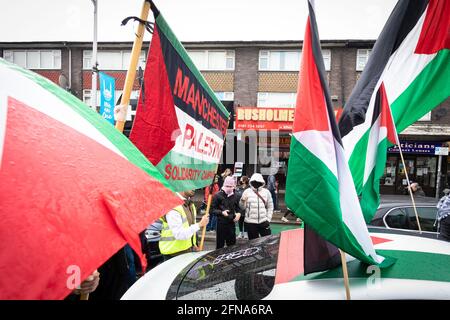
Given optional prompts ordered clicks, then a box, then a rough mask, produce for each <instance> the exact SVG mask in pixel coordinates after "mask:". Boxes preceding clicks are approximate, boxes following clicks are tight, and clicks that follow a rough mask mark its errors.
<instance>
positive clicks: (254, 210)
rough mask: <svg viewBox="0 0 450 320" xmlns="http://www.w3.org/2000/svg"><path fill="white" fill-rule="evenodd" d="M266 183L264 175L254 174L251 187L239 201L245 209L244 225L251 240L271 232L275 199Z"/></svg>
mask: <svg viewBox="0 0 450 320" xmlns="http://www.w3.org/2000/svg"><path fill="white" fill-rule="evenodd" d="M264 185H265V181H264V178H263V177H262V175H261V174H260V173H255V174H253V175H252V177H251V178H250V188H248V189H247V190H245V191H244V193H243V194H242V197H241V200H240V202H239V204H240V206H241V208H242V209H245V220H244V227H245V229H246V230H247V232H248V238H249V239H250V240H251V239H255V238H258V237H259V236H262V237H263V236H267V235H270V234H271V230H270V221H271V220H272V215H273V201H272V195H271V194H270V192H269V190H267V189H265V188H263V186H264Z"/></svg>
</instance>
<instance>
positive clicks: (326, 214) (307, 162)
mask: <svg viewBox="0 0 450 320" xmlns="http://www.w3.org/2000/svg"><path fill="white" fill-rule="evenodd" d="M288 168H289V175H288V179H287V183H286V204H287V206H288V207H289V208H290V209H291V210H293V211H294V212H295V213H296V214H297V215H298V216H299V217H300V218H301V219H303V220H304V221H305V223H307V224H308V225H309V226H310V227H311V228H313V229H314V230H315V231H316V232H317V233H319V234H320V235H322V236H323V237H324V238H325V239H326V240H328V241H330V242H331V243H333V244H334V245H336V246H337V247H339V248H342V250H344V251H345V252H347V253H348V254H350V255H352V256H354V257H358V259H362V260H364V261H365V262H367V263H374V261H373V259H372V258H370V257H368V256H367V255H366V253H365V252H364V250H363V249H362V247H361V245H360V244H359V242H358V240H357V239H356V238H355V237H354V235H353V233H352V232H351V231H350V229H349V228H348V227H347V226H346V225H345V223H344V222H343V220H342V212H341V207H340V191H339V184H338V181H337V178H336V176H335V175H334V174H333V173H332V172H331V171H330V169H329V168H328V167H327V166H326V165H325V164H324V163H323V162H322V160H321V159H318V158H317V157H316V156H315V155H314V154H312V153H311V152H310V151H309V150H308V149H307V148H306V147H305V146H304V145H303V144H301V143H300V142H299V141H297V139H296V138H292V140H291V155H290V158H289V167H288ZM291 177H294V178H291ZM299 177H301V179H300V178H299ZM364 257H365V259H364Z"/></svg>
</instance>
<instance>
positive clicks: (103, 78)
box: [98, 72, 116, 125]
mask: <svg viewBox="0 0 450 320" xmlns="http://www.w3.org/2000/svg"><path fill="white" fill-rule="evenodd" d="M98 75H99V79H100V114H101V115H102V117H103V118H105V119H106V120H108V121H109V122H110V123H111V124H112V125H114V101H115V97H114V92H115V86H116V85H115V79H114V78H113V77H111V76H108V75H107V74H105V73H103V72H99V73H98Z"/></svg>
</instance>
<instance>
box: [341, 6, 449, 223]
mask: <svg viewBox="0 0 450 320" xmlns="http://www.w3.org/2000/svg"><path fill="white" fill-rule="evenodd" d="M449 49H450V1H448V0H430V1H425V0H417V1H416V0H414V1H407V0H400V1H399V2H398V4H397V5H396V7H395V8H394V10H393V12H392V14H391V16H390V17H389V20H388V21H387V23H386V25H385V27H384V29H383V31H382V32H381V34H380V37H379V38H378V40H377V41H376V43H375V46H374V48H373V50H372V53H371V56H370V58H369V61H368V63H367V65H366V67H365V69H364V71H363V73H362V74H361V78H360V79H359V81H358V83H357V84H356V87H355V88H354V90H353V92H352V94H351V96H350V98H349V100H348V102H347V103H346V105H345V108H344V111H343V114H342V116H341V119H340V122H339V129H340V132H341V135H342V141H343V143H344V149H345V153H346V158H347V160H348V163H349V166H350V170H351V172H352V176H353V181H354V184H355V187H356V191H357V193H358V195H359V196H360V197H361V207H362V210H363V212H364V217H365V219H366V222H370V221H371V219H372V217H373V215H374V213H375V210H376V209H377V207H378V204H379V179H380V177H381V176H382V175H383V171H384V166H385V163H386V153H387V152H386V149H387V147H389V146H390V145H392V144H393V143H395V139H394V137H395V134H394V129H395V127H396V128H397V131H398V132H401V131H403V130H404V129H405V128H406V127H408V126H409V125H411V124H412V123H414V122H415V121H417V120H418V119H419V118H421V117H422V116H423V115H425V114H426V113H427V112H429V111H430V110H432V109H433V108H434V107H436V106H437V105H439V103H441V102H442V101H444V100H445V99H446V98H447V97H448V96H449V95H450V50H449ZM389 109H390V110H389ZM390 113H392V119H391V116H390ZM393 122H394V123H393ZM394 124H395V125H394Z"/></svg>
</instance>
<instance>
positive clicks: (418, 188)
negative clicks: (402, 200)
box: [411, 182, 426, 197]
mask: <svg viewBox="0 0 450 320" xmlns="http://www.w3.org/2000/svg"><path fill="white" fill-rule="evenodd" d="M411 190H412V192H413V195H415V196H417V197H425V196H426V195H425V192H424V191H423V190H422V187H421V186H420V185H419V184H418V183H417V182H413V183H411Z"/></svg>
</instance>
